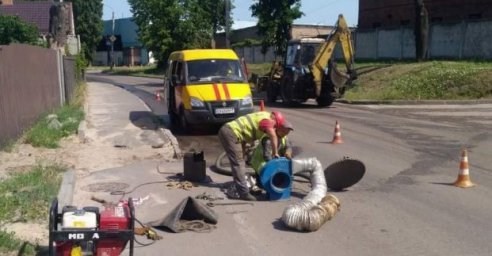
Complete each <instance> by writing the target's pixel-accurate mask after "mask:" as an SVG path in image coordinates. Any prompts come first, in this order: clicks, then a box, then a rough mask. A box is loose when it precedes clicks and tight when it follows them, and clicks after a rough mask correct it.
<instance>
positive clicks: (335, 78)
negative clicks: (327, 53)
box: [324, 60, 356, 98]
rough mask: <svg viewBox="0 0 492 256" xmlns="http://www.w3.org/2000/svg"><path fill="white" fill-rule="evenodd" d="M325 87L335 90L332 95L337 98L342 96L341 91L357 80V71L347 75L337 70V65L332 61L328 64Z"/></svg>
mask: <svg viewBox="0 0 492 256" xmlns="http://www.w3.org/2000/svg"><path fill="white" fill-rule="evenodd" d="M324 79H325V81H324V83H325V84H324V86H328V88H333V90H334V91H332V92H331V93H332V94H333V93H334V94H335V95H332V96H334V97H335V98H337V97H339V96H341V94H342V93H341V92H340V89H341V88H345V87H346V85H347V84H350V82H352V81H353V80H355V79H356V77H355V71H352V73H345V72H342V71H340V70H338V69H337V65H336V63H335V61H333V60H330V61H329V62H328V75H327V76H325V77H324Z"/></svg>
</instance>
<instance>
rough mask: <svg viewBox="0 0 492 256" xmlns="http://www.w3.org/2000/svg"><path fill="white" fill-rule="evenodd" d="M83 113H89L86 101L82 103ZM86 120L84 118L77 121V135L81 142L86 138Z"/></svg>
mask: <svg viewBox="0 0 492 256" xmlns="http://www.w3.org/2000/svg"><path fill="white" fill-rule="evenodd" d="M84 113H85V115H87V113H89V104H88V103H87V102H85V103H84ZM86 131H87V121H86V120H85V119H84V120H82V121H81V122H80V123H79V127H78V128H77V136H78V137H79V140H80V141H81V142H82V143H85V142H86V140H87V132H86Z"/></svg>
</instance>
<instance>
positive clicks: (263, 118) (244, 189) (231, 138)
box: [218, 111, 285, 201]
mask: <svg viewBox="0 0 492 256" xmlns="http://www.w3.org/2000/svg"><path fill="white" fill-rule="evenodd" d="M284 125H285V118H284V116H283V115H282V114H281V113H280V112H278V111H273V112H266V111H260V112H255V113H251V114H247V115H244V116H242V117H239V118H238V119H236V120H234V121H230V122H228V123H226V124H224V125H223V126H222V128H220V130H219V134H218V135H219V140H220V142H221V144H222V146H223V148H224V150H225V152H226V154H227V157H228V159H229V162H230V165H231V172H232V177H233V182H234V187H235V189H236V191H237V192H238V194H239V196H238V198H239V199H242V200H247V201H255V200H256V197H254V196H253V195H251V194H250V191H249V188H248V184H247V182H246V171H245V167H244V161H243V154H241V152H242V151H244V145H245V144H246V143H249V144H254V143H255V141H258V140H260V139H261V138H263V136H267V137H268V138H270V141H271V143H272V144H273V146H272V147H271V148H272V150H271V155H270V157H272V158H277V157H280V155H279V153H278V150H277V149H278V145H277V143H278V138H277V134H279V132H278V131H277V130H281V129H283V126H284ZM241 146H242V147H241Z"/></svg>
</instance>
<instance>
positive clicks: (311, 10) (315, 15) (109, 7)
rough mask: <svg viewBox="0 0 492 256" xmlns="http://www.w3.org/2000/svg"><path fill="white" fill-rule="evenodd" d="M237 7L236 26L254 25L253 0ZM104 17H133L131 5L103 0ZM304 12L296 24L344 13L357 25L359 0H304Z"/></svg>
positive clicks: (328, 20)
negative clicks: (250, 8) (251, 8)
mask: <svg viewBox="0 0 492 256" xmlns="http://www.w3.org/2000/svg"><path fill="white" fill-rule="evenodd" d="M232 1H233V3H234V6H235V8H234V9H233V10H232V16H233V18H234V27H245V26H254V25H255V24H256V19H255V18H254V17H251V11H250V10H249V6H251V4H252V3H253V2H254V1H253V0H232ZM103 4H104V7H103V13H104V14H103V19H104V20H109V19H111V15H112V12H114V17H115V18H116V19H118V18H126V17H131V16H132V14H131V12H130V6H129V5H128V2H127V1H126V0H103ZM301 4H302V9H301V10H302V12H303V13H304V16H302V17H301V18H300V19H297V20H296V21H295V22H294V23H296V24H319V25H334V24H335V22H336V20H337V17H338V14H340V13H341V14H343V15H344V16H345V19H346V20H347V22H348V25H349V26H356V25H357V16H358V13H359V0H303V1H301Z"/></svg>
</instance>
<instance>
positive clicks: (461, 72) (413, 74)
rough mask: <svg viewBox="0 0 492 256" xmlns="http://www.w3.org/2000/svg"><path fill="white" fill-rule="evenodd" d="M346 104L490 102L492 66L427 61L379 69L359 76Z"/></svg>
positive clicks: (491, 94) (349, 92) (479, 63)
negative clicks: (363, 101)
mask: <svg viewBox="0 0 492 256" xmlns="http://www.w3.org/2000/svg"><path fill="white" fill-rule="evenodd" d="M345 98H346V99H348V100H361V99H371V100H464V99H483V98H492V63H485V62H466V61H429V62H423V63H394V64H387V65H380V66H379V67H376V68H375V69H373V70H372V71H370V72H367V73H362V74H361V75H360V76H359V78H358V79H357V80H356V81H355V83H354V86H353V87H352V88H350V89H349V90H348V91H347V93H346V94H345Z"/></svg>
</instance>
